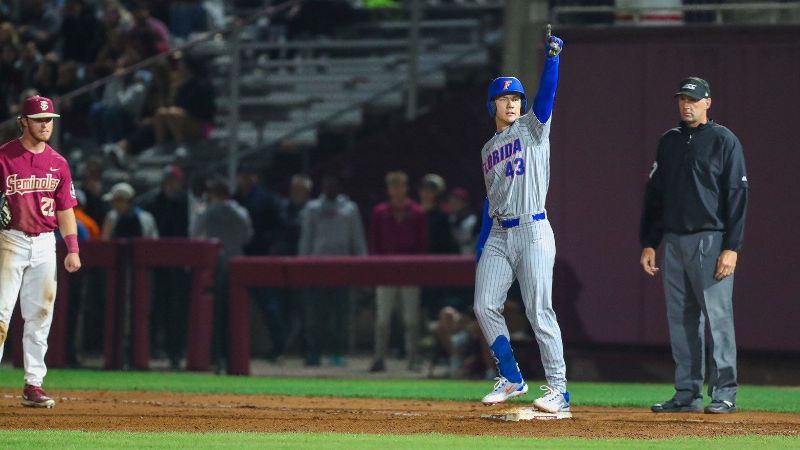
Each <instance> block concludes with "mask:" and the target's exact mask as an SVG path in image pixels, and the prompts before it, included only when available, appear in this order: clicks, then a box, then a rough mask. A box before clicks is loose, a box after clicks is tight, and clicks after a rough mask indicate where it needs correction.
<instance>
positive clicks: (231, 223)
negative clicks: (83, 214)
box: [191, 177, 253, 373]
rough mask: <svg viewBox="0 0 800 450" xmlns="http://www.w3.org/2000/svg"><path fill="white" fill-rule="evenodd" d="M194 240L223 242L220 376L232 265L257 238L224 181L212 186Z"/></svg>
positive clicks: (217, 332) (218, 304) (217, 336)
mask: <svg viewBox="0 0 800 450" xmlns="http://www.w3.org/2000/svg"><path fill="white" fill-rule="evenodd" d="M191 234H192V236H197V237H200V238H214V239H219V240H220V241H221V242H222V250H221V252H220V259H219V265H218V266H217V276H216V283H215V284H214V299H215V302H214V311H215V313H214V341H213V342H214V343H213V347H212V348H213V351H212V357H213V360H214V361H215V362H216V364H217V370H218V372H220V373H222V372H224V371H225V361H226V360H227V336H228V261H229V260H230V259H231V258H233V257H235V256H241V255H243V254H244V246H245V244H247V242H248V241H250V239H251V238H252V237H253V224H252V222H251V221H250V215H249V214H248V213H247V210H246V209H245V208H244V207H242V206H241V205H240V204H239V203H237V202H236V201H235V200H233V199H231V188H230V186H229V185H228V182H227V181H226V180H225V179H224V178H222V177H214V178H212V180H211V181H210V182H209V183H208V208H207V209H206V210H205V211H203V212H202V213H201V214H200V215H199V216H198V217H197V221H196V222H195V224H194V227H193V228H192V230H191Z"/></svg>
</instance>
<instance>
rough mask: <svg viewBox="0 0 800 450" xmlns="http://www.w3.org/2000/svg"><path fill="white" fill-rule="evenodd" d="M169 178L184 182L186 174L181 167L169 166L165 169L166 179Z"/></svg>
mask: <svg viewBox="0 0 800 450" xmlns="http://www.w3.org/2000/svg"><path fill="white" fill-rule="evenodd" d="M169 178H174V179H176V180H180V181H183V179H184V178H186V174H185V173H184V172H183V169H181V168H180V166H177V165H175V164H168V165H167V166H166V167H164V179H169Z"/></svg>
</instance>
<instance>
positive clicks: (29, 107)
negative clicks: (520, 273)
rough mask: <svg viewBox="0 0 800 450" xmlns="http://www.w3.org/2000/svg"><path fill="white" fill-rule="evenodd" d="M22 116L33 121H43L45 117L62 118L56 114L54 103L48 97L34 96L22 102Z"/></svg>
mask: <svg viewBox="0 0 800 450" xmlns="http://www.w3.org/2000/svg"><path fill="white" fill-rule="evenodd" d="M22 115H23V116H25V117H30V118H31V119H42V118H45V117H61V116H60V115H58V114H56V108H55V107H54V106H53V101H52V100H50V99H49V98H47V97H42V96H40V95H33V96H31V97H28V98H26V99H25V101H24V102H22Z"/></svg>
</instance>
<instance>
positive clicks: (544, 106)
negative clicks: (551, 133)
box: [533, 55, 559, 123]
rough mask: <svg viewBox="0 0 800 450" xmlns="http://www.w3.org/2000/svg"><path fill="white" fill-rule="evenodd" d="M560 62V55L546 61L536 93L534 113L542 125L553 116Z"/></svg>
mask: <svg viewBox="0 0 800 450" xmlns="http://www.w3.org/2000/svg"><path fill="white" fill-rule="evenodd" d="M558 61H559V55H556V56H553V57H547V58H545V59H544V68H543V69H542V78H541V80H540V81H539V91H538V92H536V98H535V99H534V100H533V113H534V114H536V118H537V119H539V122H541V123H546V122H547V121H548V120H550V116H551V115H552V114H553V103H554V102H555V99H556V87H557V86H558Z"/></svg>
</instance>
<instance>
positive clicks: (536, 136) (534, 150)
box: [481, 110, 552, 220]
mask: <svg viewBox="0 0 800 450" xmlns="http://www.w3.org/2000/svg"><path fill="white" fill-rule="evenodd" d="M551 121H552V116H551V118H550V119H548V120H547V122H546V123H544V124H543V123H541V122H539V119H538V118H537V117H536V115H535V114H533V111H532V110H531V111H529V112H528V113H527V114H525V115H523V116H521V117H520V118H519V119H517V120H516V121H515V122H514V123H513V124H511V126H510V127H508V128H506V129H505V130H503V131H502V132H500V133H499V134H497V135H495V136H493V137H492V138H491V139H489V142H487V143H486V144H484V146H483V150H481V159H482V161H483V180H484V182H485V183H486V192H487V197H488V198H489V215H490V216H492V218H498V219H501V220H503V219H510V218H516V217H520V216H524V215H526V214H536V213H539V212H542V211H544V204H545V199H546V197H547V188H548V186H549V185H550V122H551Z"/></svg>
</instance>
